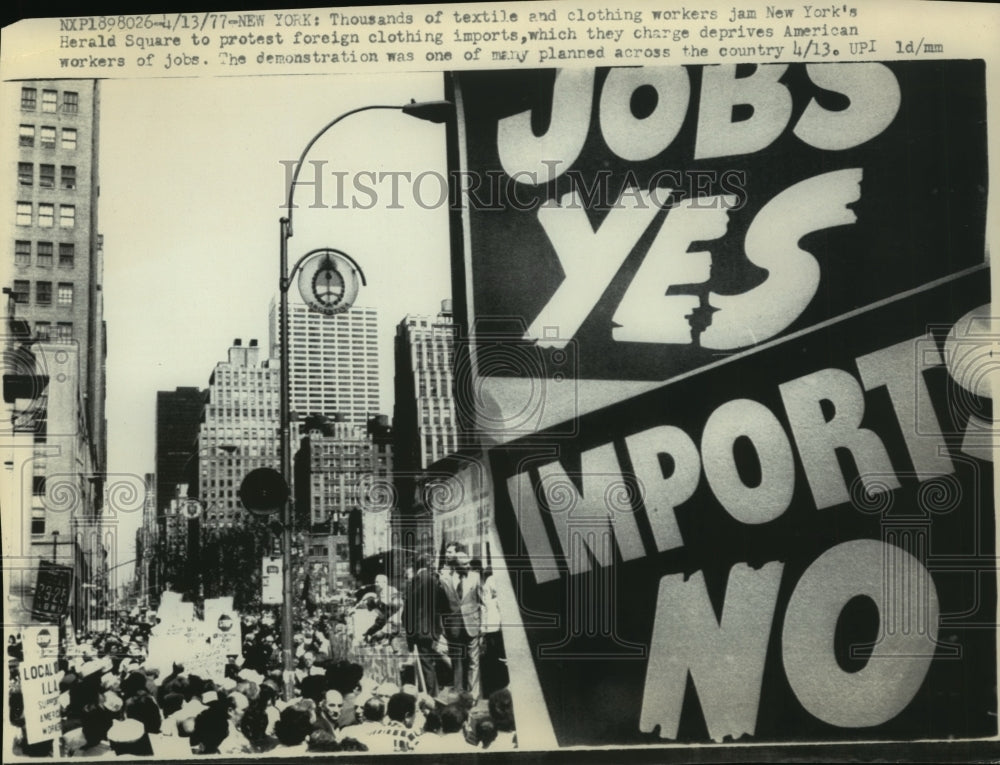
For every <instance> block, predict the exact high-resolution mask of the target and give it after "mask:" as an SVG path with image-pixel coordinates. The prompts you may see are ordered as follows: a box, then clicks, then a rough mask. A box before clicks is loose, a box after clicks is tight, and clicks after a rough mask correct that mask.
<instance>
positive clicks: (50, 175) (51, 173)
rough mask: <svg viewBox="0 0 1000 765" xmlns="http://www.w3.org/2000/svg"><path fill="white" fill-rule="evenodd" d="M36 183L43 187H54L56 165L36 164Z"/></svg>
mask: <svg viewBox="0 0 1000 765" xmlns="http://www.w3.org/2000/svg"><path fill="white" fill-rule="evenodd" d="M38 185H39V186H40V187H41V188H43V189H54V188H55V187H56V166H55V165H39V166H38Z"/></svg>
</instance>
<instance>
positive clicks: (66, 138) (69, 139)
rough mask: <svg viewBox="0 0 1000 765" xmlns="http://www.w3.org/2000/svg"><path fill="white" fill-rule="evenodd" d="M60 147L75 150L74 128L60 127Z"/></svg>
mask: <svg viewBox="0 0 1000 765" xmlns="http://www.w3.org/2000/svg"><path fill="white" fill-rule="evenodd" d="M62 147H63V148H64V149H70V150H71V151H73V150H76V128H63V129H62Z"/></svg>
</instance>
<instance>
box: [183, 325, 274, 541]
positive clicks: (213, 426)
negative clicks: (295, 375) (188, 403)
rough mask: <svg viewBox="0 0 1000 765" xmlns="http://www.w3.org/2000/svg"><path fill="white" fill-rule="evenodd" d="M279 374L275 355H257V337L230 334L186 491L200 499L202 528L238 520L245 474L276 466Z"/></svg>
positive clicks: (205, 411)
mask: <svg viewBox="0 0 1000 765" xmlns="http://www.w3.org/2000/svg"><path fill="white" fill-rule="evenodd" d="M279 378H280V376H279V369H278V364H277V361H276V360H272V359H261V358H260V347H259V346H258V345H257V341H256V340H251V341H250V342H249V344H248V345H243V343H242V341H241V340H240V339H236V340H234V341H233V345H232V347H230V349H229V352H228V355H227V359H226V361H222V362H219V363H218V364H217V365H216V367H215V369H214V370H213V371H212V375H211V377H210V378H209V381H208V397H207V399H206V401H205V405H204V408H203V414H202V419H201V423H200V425H199V430H198V441H197V445H196V447H195V451H194V456H193V458H192V463H193V464H194V465H195V469H194V470H193V471H192V482H191V486H190V493H189V495H188V496H191V497H194V498H197V499H198V500H199V501H200V503H201V506H202V513H201V524H202V528H211V527H214V528H232V527H233V526H235V525H237V524H242V521H243V518H244V516H245V515H246V511H245V510H244V508H243V505H242V503H241V502H240V498H239V488H240V484H241V483H242V481H243V478H244V477H245V476H246V475H247V473H249V472H250V471H251V470H254V469H256V468H259V467H269V468H275V469H276V468H277V467H278V464H279V455H280V451H279V449H280V443H281V438H280V434H279V422H280V405H279V388H280V379H279Z"/></svg>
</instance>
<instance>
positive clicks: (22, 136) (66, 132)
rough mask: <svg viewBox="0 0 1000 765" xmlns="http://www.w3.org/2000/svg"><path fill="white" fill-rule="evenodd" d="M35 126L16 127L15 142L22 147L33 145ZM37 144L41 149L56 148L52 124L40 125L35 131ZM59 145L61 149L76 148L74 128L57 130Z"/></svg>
mask: <svg viewBox="0 0 1000 765" xmlns="http://www.w3.org/2000/svg"><path fill="white" fill-rule="evenodd" d="M35 132H36V131H35V126H34V125H21V126H20V127H19V128H18V134H17V143H18V145H19V146H21V147H23V148H27V149H30V148H32V147H33V146H34V145H35ZM37 133H38V145H39V146H41V147H42V148H43V149H54V148H56V129H55V127H54V126H52V125H42V126H41V128H40V129H39V130H38V131H37ZM59 135H60V139H59V145H60V147H61V148H63V149H69V150H71V151H72V150H75V149H76V138H77V133H76V128H62V129H61V130H60V131H59Z"/></svg>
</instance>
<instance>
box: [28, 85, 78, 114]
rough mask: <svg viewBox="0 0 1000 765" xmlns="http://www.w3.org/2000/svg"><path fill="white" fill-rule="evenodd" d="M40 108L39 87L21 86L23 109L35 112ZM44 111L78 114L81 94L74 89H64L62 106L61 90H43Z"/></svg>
mask: <svg viewBox="0 0 1000 765" xmlns="http://www.w3.org/2000/svg"><path fill="white" fill-rule="evenodd" d="M37 108H38V89H37V88H27V87H25V88H21V109H22V110H23V111H26V112H33V111H35V109H37ZM42 111H43V112H49V113H55V112H57V111H61V112H62V113H63V114H78V113H79V111H80V94H79V93H77V92H76V91H73V90H64V91H63V94H62V106H61V108H60V104H59V91H56V90H43V91H42Z"/></svg>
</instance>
